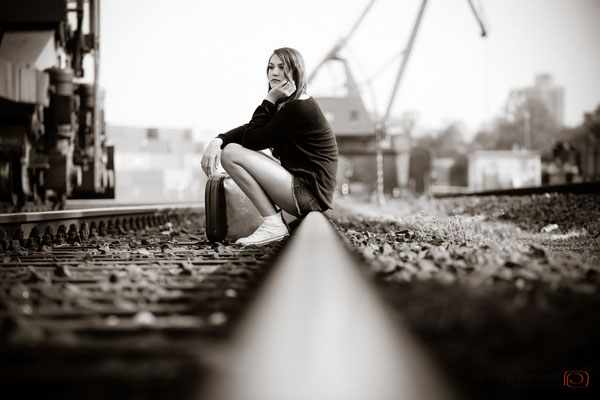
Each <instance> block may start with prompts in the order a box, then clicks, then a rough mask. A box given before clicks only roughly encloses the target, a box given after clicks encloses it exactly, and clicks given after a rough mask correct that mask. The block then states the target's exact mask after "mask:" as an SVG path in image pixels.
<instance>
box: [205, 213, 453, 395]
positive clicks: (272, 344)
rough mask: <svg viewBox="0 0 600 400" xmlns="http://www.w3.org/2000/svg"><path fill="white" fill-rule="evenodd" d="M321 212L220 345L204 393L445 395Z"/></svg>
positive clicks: (415, 345)
mask: <svg viewBox="0 0 600 400" xmlns="http://www.w3.org/2000/svg"><path fill="white" fill-rule="evenodd" d="M361 275H362V274H361V266H360V264H359V263H358V260H357V259H356V258H355V257H354V255H353V254H352V253H351V252H350V251H349V250H348V249H347V248H346V246H345V245H344V244H343V243H342V240H341V238H340V237H339V236H338V235H337V233H336V232H335V231H334V229H333V227H332V226H331V224H330V223H329V222H328V221H327V220H326V218H325V217H324V216H323V214H320V213H316V212H312V213H310V214H309V215H308V216H307V217H306V218H305V219H304V220H303V221H302V223H301V224H300V226H299V227H298V228H297V230H296V232H295V233H294V235H293V237H292V238H291V239H290V242H289V243H288V244H287V245H286V247H284V249H283V252H282V254H280V255H279V257H278V259H277V260H276V263H275V265H274V266H273V271H272V273H271V275H270V276H269V278H268V280H267V281H266V282H265V286H264V288H263V289H262V290H261V292H260V293H259V295H258V298H257V299H256V300H255V302H254V303H253V304H252V306H251V308H250V309H249V310H248V311H247V313H246V314H245V317H244V319H243V320H242V321H240V325H239V326H238V329H237V332H236V333H235V334H234V337H233V340H232V342H231V344H230V345H229V347H228V348H227V349H225V350H224V352H223V355H222V360H221V362H219V363H218V364H219V366H220V368H218V370H217V371H216V376H214V377H213V378H212V379H209V383H210V384H211V386H210V387H209V388H208V389H206V393H204V395H203V396H202V397H201V398H209V399H219V400H223V399H229V400H233V399H236V400H237V399H250V400H252V399H257V400H258V399H260V400H265V399H323V400H325V399H327V400H330V399H340V400H342V399H343V400H352V399H378V400H386V399H390V400H391V399H448V398H454V396H453V393H452V391H451V390H450V389H449V386H448V385H447V384H446V383H445V382H444V380H443V379H442V377H441V375H440V373H439V371H437V369H436V368H435V367H434V364H433V363H432V362H431V360H430V359H429V358H428V356H427V355H426V352H425V351H424V350H423V349H422V348H421V347H420V345H419V344H418V343H417V341H416V340H415V339H414V338H413V337H412V336H411V334H410V333H409V332H408V330H407V329H405V328H404V327H403V326H399V325H398V324H397V323H396V322H394V321H393V320H392V318H391V317H390V316H389V315H388V310H387V308H386V306H385V305H384V303H383V302H382V300H381V299H380V297H379V295H378V294H377V293H376V292H375V289H374V287H372V286H371V285H370V284H369V281H368V280H367V279H365V277H364V276H361Z"/></svg>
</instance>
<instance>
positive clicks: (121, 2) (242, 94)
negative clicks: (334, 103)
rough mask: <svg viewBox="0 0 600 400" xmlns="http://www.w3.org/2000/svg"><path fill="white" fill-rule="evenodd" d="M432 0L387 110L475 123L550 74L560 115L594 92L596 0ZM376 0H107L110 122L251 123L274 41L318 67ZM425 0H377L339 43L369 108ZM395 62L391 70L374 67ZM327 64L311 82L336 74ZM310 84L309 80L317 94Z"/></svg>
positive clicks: (210, 126) (105, 78)
mask: <svg viewBox="0 0 600 400" xmlns="http://www.w3.org/2000/svg"><path fill="white" fill-rule="evenodd" d="M473 2H474V4H475V5H476V6H480V7H481V10H482V13H483V16H484V18H485V21H486V26H487V29H488V36H487V37H486V38H481V36H480V34H479V27H478V25H477V22H476V20H475V18H474V16H473V14H472V12H471V10H470V8H469V5H468V2H467V1H466V0H429V2H428V4H427V7H426V9H425V14H424V18H423V21H422V24H421V26H420V29H419V33H418V35H417V40H416V42H415V46H414V48H413V52H412V54H411V57H410V59H409V61H408V67H407V69H406V72H405V75H404V78H403V81H402V83H401V86H400V89H399V92H398V95H397V99H396V101H395V103H394V107H393V110H392V112H393V114H395V115H401V114H402V113H404V112H416V113H418V115H419V126H420V127H421V128H440V127H442V126H444V124H447V123H449V122H452V121H463V122H464V123H465V124H466V127H467V129H468V130H469V131H470V132H471V134H472V133H473V132H475V130H476V129H478V128H479V126H480V125H481V123H482V122H484V121H488V120H490V119H491V118H492V117H494V116H495V115H497V114H498V113H499V112H500V110H501V108H502V107H503V105H504V103H505V101H506V97H507V94H508V92H509V90H510V89H511V88H518V87H525V86H530V85H532V84H533V80H534V76H535V75H536V74H539V73H550V74H551V75H552V76H553V77H554V81H555V83H556V84H557V85H560V86H563V87H564V88H565V120H566V123H567V124H568V125H576V124H578V123H580V122H581V120H582V114H583V112H585V111H590V110H592V109H594V108H595V107H596V105H597V104H598V103H600V45H599V44H598V38H600V24H599V23H598V21H599V20H600V1H598V0H480V1H479V0H474V1H473ZM368 3H369V0H360V1H359V0H302V1H297V0H294V1H292V0H280V1H272V0H270V1H266V0H253V1H239V0H219V1H214V0H171V1H168V2H167V1H164V0H144V1H142V2H140V1H134V0H104V1H102V2H101V18H102V20H101V28H102V32H101V71H100V75H101V84H102V86H103V87H104V88H105V90H106V119H107V122H108V123H109V124H125V125H132V126H158V127H189V128H192V129H194V131H195V133H196V135H198V136H200V137H211V136H213V135H215V134H216V133H219V132H222V131H226V130H228V129H231V128H233V127H235V126H238V125H240V124H243V123H245V122H247V121H248V120H249V118H250V116H251V115H252V112H253V111H254V108H255V107H256V106H257V105H258V104H259V103H260V102H261V101H262V99H263V98H264V95H265V91H266V77H265V67H266V63H267V61H268V58H269V56H270V55H271V54H272V50H273V49H275V48H277V47H283V46H289V47H294V48H296V49H298V50H299V51H300V52H301V53H302V54H303V55H304V58H305V61H306V66H307V69H308V71H309V72H311V71H312V70H313V69H314V68H315V66H316V65H317V64H318V63H319V62H320V61H321V59H322V58H323V57H324V56H325V54H326V53H327V52H328V51H329V50H330V49H331V48H332V46H333V45H334V44H335V43H336V42H337V41H338V40H339V39H340V38H341V37H343V36H344V35H346V34H347V33H348V31H349V30H350V28H351V27H352V25H353V24H354V22H355V21H356V20H357V18H358V16H359V15H360V14H361V12H362V11H363V9H364V8H365V7H366V5H367V4H368ZM420 4H421V0H378V1H376V2H375V4H374V6H373V7H372V9H371V11H370V12H369V14H368V15H367V17H366V19H365V20H364V22H363V24H362V25H361V26H360V27H359V29H358V30H357V32H356V33H355V35H354V36H353V37H352V38H351V39H350V41H349V43H348V46H347V47H346V48H345V49H344V50H343V51H342V53H341V54H342V55H344V56H345V57H346V58H347V59H348V60H349V62H350V66H351V68H352V72H353V74H354V75H355V78H356V80H357V81H358V82H359V83H363V82H366V81H367V80H369V79H371V80H372V86H371V87H370V88H369V86H367V85H363V86H362V88H363V89H364V90H363V97H364V100H365V103H366V104H367V106H368V107H369V108H370V109H373V108H374V107H375V108H376V110H377V111H378V112H379V113H383V111H385V107H386V106H387V103H388V101H389V96H390V91H391V86H392V85H393V80H394V76H395V74H396V73H397V70H398V66H399V63H400V57H396V58H395V59H394V56H395V55H397V54H399V52H400V51H401V50H402V49H404V47H405V46H406V42H407V39H408V36H409V34H410V30H411V28H412V24H413V23H414V20H415V17H416V14H417V11H418V8H419V7H420ZM390 59H392V60H393V62H392V63H390V64H389V67H388V68H386V69H384V70H383V71H382V72H380V73H378V71H379V70H380V69H381V67H382V66H384V65H385V64H386V63H387V62H388V61H389V60H390ZM332 71H333V70H332V69H331V68H323V69H322V70H321V72H320V74H319V77H318V82H315V85H318V87H313V88H312V89H313V92H314V91H317V89H323V88H325V86H327V85H326V83H327V81H328V80H331V82H332V84H333V83H335V75H334V73H333V72H332ZM310 92H311V87H310V86H309V93H310Z"/></svg>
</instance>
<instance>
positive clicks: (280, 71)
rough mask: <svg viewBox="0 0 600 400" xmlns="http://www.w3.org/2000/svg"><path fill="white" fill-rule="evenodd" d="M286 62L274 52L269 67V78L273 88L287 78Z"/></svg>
mask: <svg viewBox="0 0 600 400" xmlns="http://www.w3.org/2000/svg"><path fill="white" fill-rule="evenodd" d="M284 67H285V64H284V63H283V60H281V58H279V56H278V55H277V54H273V55H272V56H271V58H270V59H269V65H268V67H267V79H269V88H273V87H275V86H277V85H279V83H281V82H283V81H284V80H285V79H286V78H285V73H284Z"/></svg>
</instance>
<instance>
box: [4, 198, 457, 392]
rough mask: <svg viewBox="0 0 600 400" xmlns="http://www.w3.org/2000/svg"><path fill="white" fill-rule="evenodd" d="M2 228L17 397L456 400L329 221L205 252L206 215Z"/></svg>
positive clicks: (7, 365) (17, 217) (95, 214)
mask: <svg viewBox="0 0 600 400" xmlns="http://www.w3.org/2000/svg"><path fill="white" fill-rule="evenodd" d="M0 222H1V227H2V230H3V231H4V232H5V234H6V235H7V236H8V235H10V236H8V239H5V242H4V245H5V246H4V250H3V253H2V254H3V256H2V267H1V268H0V321H1V325H0V326H1V327H2V329H1V330H0V360H2V361H1V362H0V384H1V385H2V387H3V388H5V389H6V390H8V391H9V392H11V393H20V395H21V397H34V396H36V395H42V394H43V395H44V396H45V397H46V398H106V397H121V398H146V397H148V396H149V395H150V394H152V396H154V397H158V398H163V397H164V398H167V397H168V398H196V396H198V395H200V396H201V398H205V397H207V398H215V399H216V398H230V399H235V398H244V399H247V398H260V399H269V398H273V399H274V398H282V396H283V397H287V398H306V396H308V394H309V393H310V394H311V396H310V397H311V398H317V399H318V398H323V399H325V398H327V399H330V398H344V399H352V398H363V397H362V396H363V395H364V394H366V393H369V392H370V393H378V394H380V395H379V396H377V398H398V396H404V395H408V396H409V397H411V398H423V399H429V398H449V397H450V392H449V391H448V390H447V386H446V384H445V383H442V382H443V380H442V378H441V377H438V375H436V371H435V368H434V367H433V366H432V365H433V364H432V363H431V362H430V361H429V359H428V356H426V352H425V351H422V350H421V349H420V348H419V346H418V345H416V344H415V341H414V340H413V339H412V338H411V335H410V334H408V333H407V332H406V330H405V329H403V328H402V327H401V326H398V325H397V324H396V323H392V322H391V321H392V320H391V319H390V318H389V315H388V311H387V310H386V308H385V306H383V304H382V303H381V301H380V300H379V299H378V296H377V295H376V293H375V291H374V289H373V288H372V287H371V286H370V285H369V284H368V281H367V280H366V279H364V278H363V277H362V276H360V272H359V271H360V267H359V265H358V261H357V259H356V258H355V257H354V255H353V254H351V253H349V252H348V249H347V247H345V246H344V245H343V244H342V242H341V239H340V237H339V236H338V235H337V234H336V233H335V232H334V230H333V228H332V227H331V225H330V224H329V223H328V222H327V220H326V218H325V217H324V216H323V215H322V214H318V213H314V214H311V215H310V216H309V217H307V218H306V219H305V220H304V221H303V222H302V224H301V225H300V227H299V228H298V229H297V231H296V232H295V233H294V235H293V237H292V238H291V239H290V240H289V243H278V244H273V245H268V246H262V247H241V246H236V245H223V244H221V243H216V244H215V243H209V242H207V241H206V240H205V236H204V231H203V229H204V225H203V209H202V207H201V206H197V205H195V206H194V205H176V206H168V205H164V206H146V207H126V208H123V207H120V208H110V209H108V208H96V209H93V210H69V211H55V212H45V213H37V214H35V215H33V214H12V215H3V216H2V217H0ZM67 226H70V228H69V230H67V228H66V227H67ZM55 228H56V231H55V232H57V233H56V234H54V237H52V236H51V233H52V231H53V229H55ZM86 229H87V230H89V232H85V231H86ZM65 231H66V235H65ZM38 232H45V233H44V235H39V234H38ZM69 232H72V233H70V234H69ZM282 249H283V250H282ZM334 267H335V268H334ZM270 270H273V273H272V274H267V272H268V271H270ZM265 277H267V280H266V282H265V283H263V280H264V278H265ZM257 293H258V297H257V298H256V299H254V298H255V296H256V294H257ZM248 304H250V308H248ZM240 316H241V319H240ZM328 321H330V322H328ZM360 326H362V327H363V328H362V329H359V330H356V328H358V327H360ZM352 331H354V332H355V333H354V334H352V335H349V334H348V333H349V332H352ZM309 343H312V344H311V345H310V346H308V344H309ZM274 346H275V347H274ZM307 346H308V347H307ZM313 346H316V347H313ZM311 349H313V350H311ZM274 350H275V351H274ZM325 354H329V356H330V357H324V355H325ZM298 357H304V358H303V361H302V362H301V363H300V364H298ZM374 365H379V367H378V368H373V366H374ZM239 366H245V367H248V368H249V370H243V369H242V370H240V369H239V368H238V367H239ZM273 369H276V370H278V371H279V375H278V376H279V377H280V378H281V379H280V384H279V385H276V386H275V387H274V386H273V380H272V377H271V376H270V372H269V371H272V370H273ZM315 371H321V372H319V373H317V374H315ZM328 371H329V372H328ZM245 372H250V373H249V374H246V373H245ZM298 376H301V377H303V378H301V379H304V378H306V379H307V380H306V382H305V383H304V384H303V385H302V390H301V391H298V392H296V393H295V394H294V393H291V392H289V386H287V385H286V382H287V383H290V384H291V383H292V381H294V380H295V379H297V377H298ZM424 377H427V378H426V379H427V382H422V383H423V384H422V385H406V383H407V382H408V381H415V382H417V381H421V380H423V379H424ZM286 379H287V381H286ZM348 379H351V381H352V382H354V385H347V384H345V383H344V382H348ZM332 380H333V381H332ZM250 381H251V382H252V386H251V387H249V386H248V385H247V384H248V382H250ZM208 382H210V385H208V384H207V383H208ZM332 382H333V383H334V384H333V386H331V385H330V383H332ZM425 383H427V384H425ZM246 387H247V389H248V390H246V389H243V388H246ZM332 388H333V389H332ZM240 390H241V391H240ZM352 393H354V394H352ZM286 394H287V395H286ZM305 395H306V396H305ZM290 396H291V397H290Z"/></svg>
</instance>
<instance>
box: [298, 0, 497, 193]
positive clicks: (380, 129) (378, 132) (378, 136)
mask: <svg viewBox="0 0 600 400" xmlns="http://www.w3.org/2000/svg"><path fill="white" fill-rule="evenodd" d="M427 2H428V0H422V2H421V5H420V7H419V11H418V13H417V17H416V19H415V22H414V24H413V27H412V30H411V33H410V36H409V38H408V42H407V44H406V47H405V49H404V51H403V52H402V54H403V57H402V62H401V63H400V67H399V69H398V73H397V74H396V79H395V80H394V85H393V88H392V92H391V94H390V98H389V100H388V103H387V107H386V111H385V113H384V115H383V117H382V118H380V119H378V121H376V123H375V141H376V148H377V202H378V204H379V205H383V204H384V201H385V200H384V196H383V153H382V147H381V141H382V139H383V137H385V130H386V126H387V125H388V123H389V118H390V113H391V110H392V106H393V105H394V100H395V99H396V95H397V93H398V88H399V86H400V82H401V81H402V77H403V75H404V71H405V69H406V65H407V64H408V60H409V59H410V54H411V51H412V48H413V45H414V42H415V38H416V36H417V32H418V30H419V26H420V24H421V20H422V19H423V14H424V12H425V7H426V6H427ZM467 2H468V4H469V7H470V9H471V11H472V12H473V15H474V16H475V19H476V20H477V23H478V24H479V27H480V29H481V36H482V37H485V36H487V31H486V28H485V24H484V22H483V19H482V18H481V15H480V13H479V11H478V10H477V8H476V7H475V6H474V4H473V1H472V0H467ZM373 4H375V0H370V1H369V3H368V4H367V6H366V7H365V9H364V10H363V12H362V13H361V14H360V16H359V18H358V19H357V21H356V22H355V23H354V25H353V26H352V28H351V29H350V31H349V32H348V34H347V35H346V36H344V37H342V38H341V39H340V40H339V41H338V42H337V43H336V44H335V45H334V46H333V48H332V49H331V50H330V51H329V52H328V53H327V54H326V55H325V57H324V59H323V60H322V61H321V62H320V63H319V64H318V65H317V67H316V68H315V69H314V70H313V72H312V73H311V74H310V76H309V77H308V82H309V83H310V81H311V80H312V79H313V78H314V77H315V75H316V74H317V72H318V71H319V69H320V68H321V67H322V66H323V64H325V63H327V62H328V61H330V60H340V59H341V57H340V55H339V52H340V51H341V50H342V48H343V47H344V46H345V45H346V43H347V42H348V41H349V40H350V38H351V37H352V35H354V33H355V32H356V30H357V29H358V27H359V26H360V24H361V23H362V21H363V20H364V19H365V17H366V15H367V14H368V12H369V11H370V10H371V8H372V7H373Z"/></svg>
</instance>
